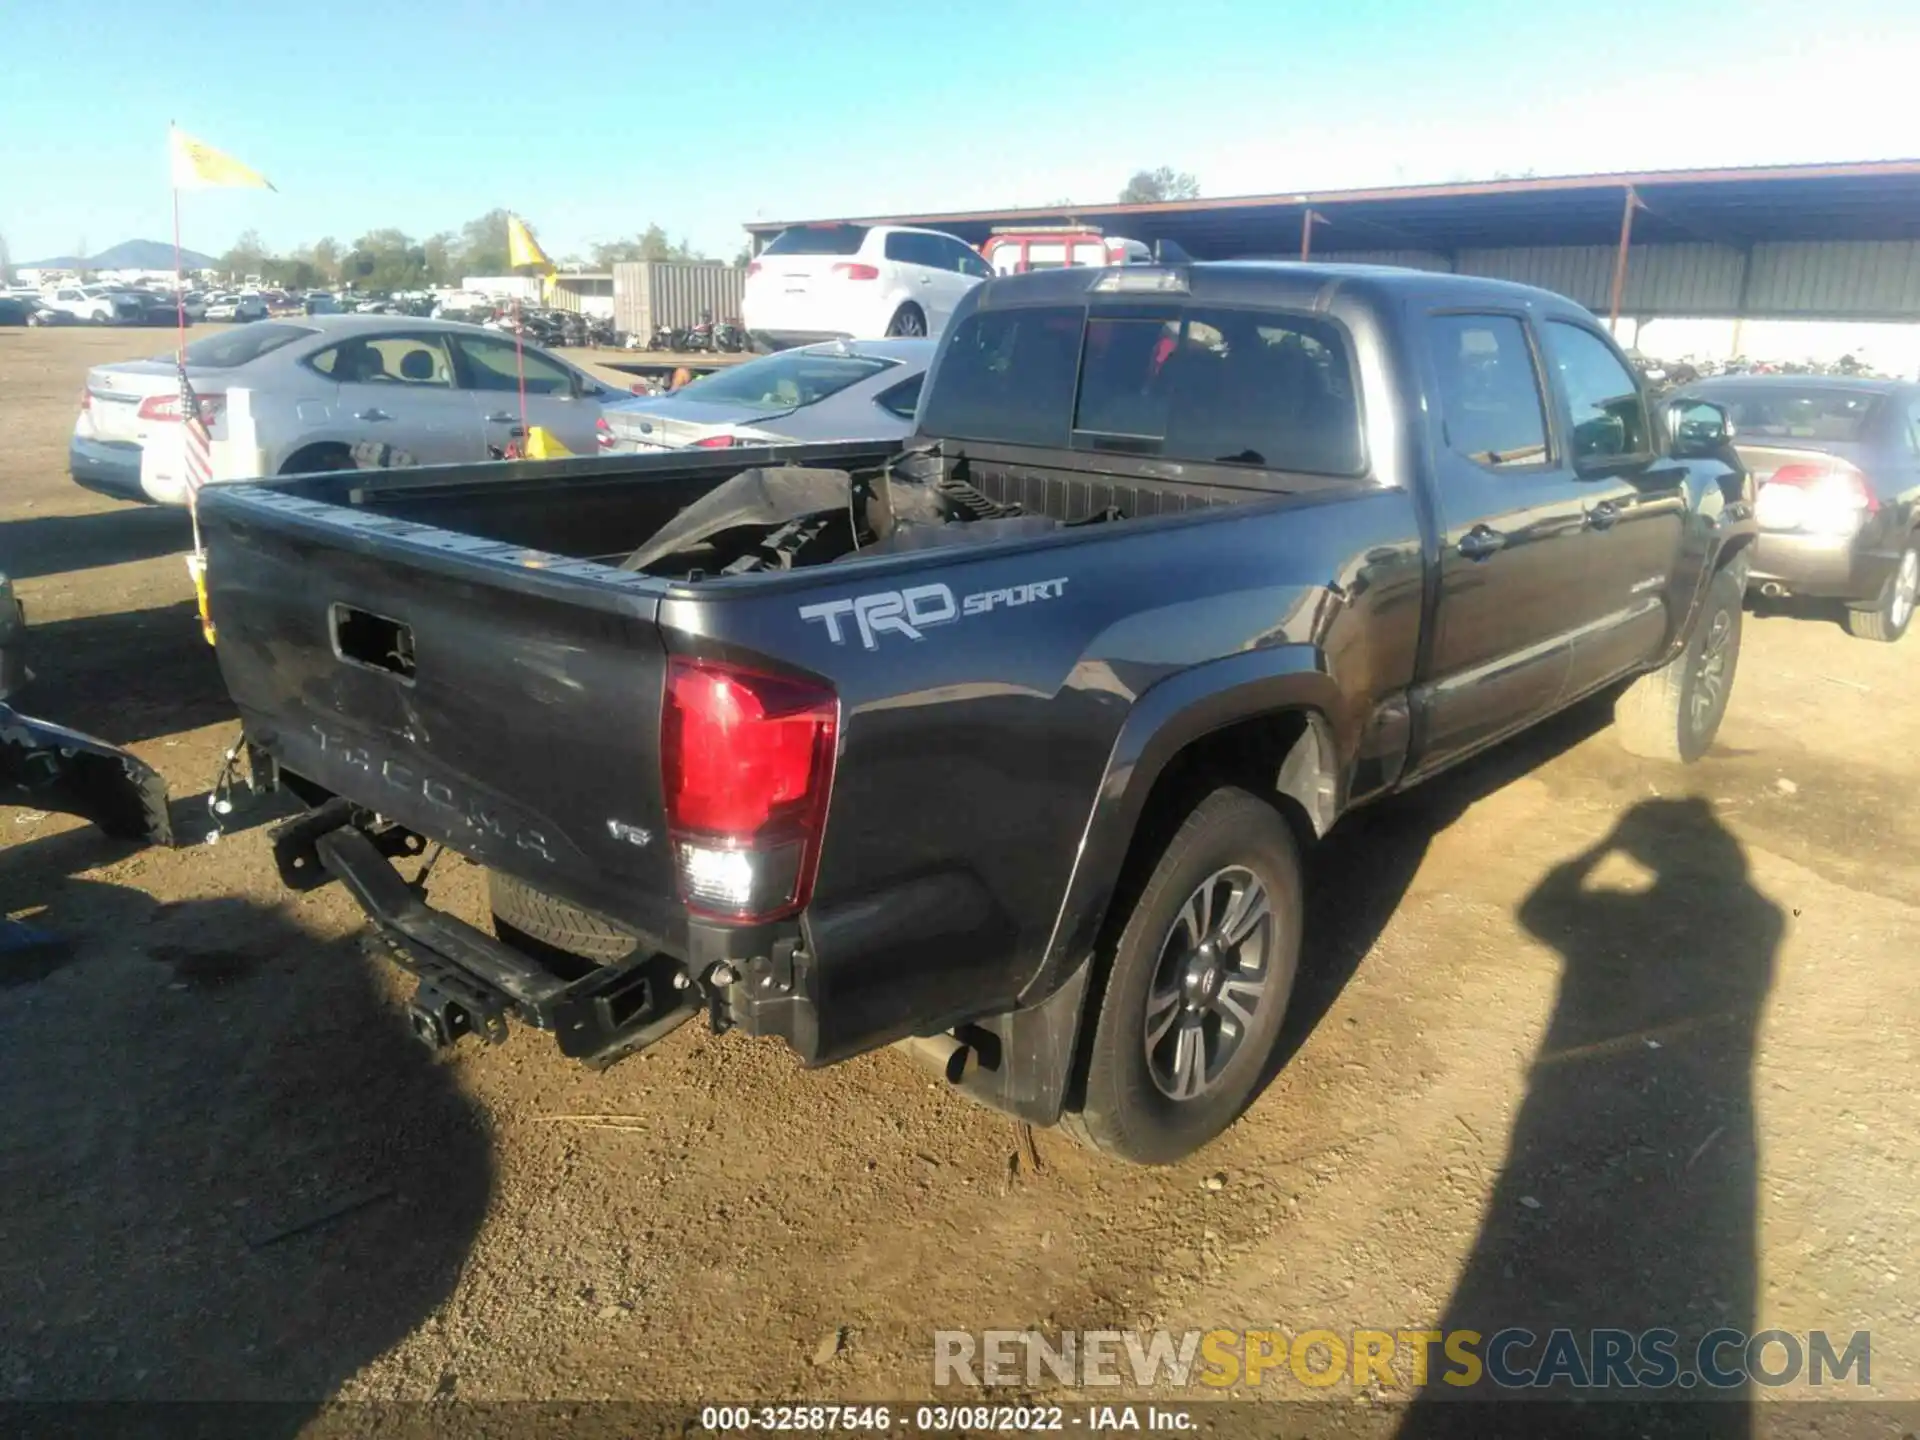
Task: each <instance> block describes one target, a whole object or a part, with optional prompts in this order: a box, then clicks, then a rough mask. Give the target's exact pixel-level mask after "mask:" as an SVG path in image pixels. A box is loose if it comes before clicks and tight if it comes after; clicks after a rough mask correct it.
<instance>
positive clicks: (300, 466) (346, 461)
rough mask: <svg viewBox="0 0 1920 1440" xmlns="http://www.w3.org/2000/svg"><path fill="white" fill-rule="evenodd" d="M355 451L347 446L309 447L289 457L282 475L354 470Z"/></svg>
mask: <svg viewBox="0 0 1920 1440" xmlns="http://www.w3.org/2000/svg"><path fill="white" fill-rule="evenodd" d="M354 468H355V465H354V459H353V451H352V450H350V449H348V448H347V447H346V446H345V445H333V444H327V445H309V446H308V447H307V448H306V449H304V450H299V451H296V452H295V453H294V454H292V455H289V456H288V457H287V462H286V464H284V465H282V466H281V467H280V473H281V474H282V475H315V474H318V473H319V472H321V471H322V470H352V469H354Z"/></svg>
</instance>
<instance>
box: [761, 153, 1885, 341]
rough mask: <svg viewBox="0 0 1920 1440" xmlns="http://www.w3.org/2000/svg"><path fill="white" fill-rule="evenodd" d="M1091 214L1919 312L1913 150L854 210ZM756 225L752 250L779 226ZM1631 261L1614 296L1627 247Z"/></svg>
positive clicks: (948, 226) (1117, 220) (1408, 261)
mask: <svg viewBox="0 0 1920 1440" xmlns="http://www.w3.org/2000/svg"><path fill="white" fill-rule="evenodd" d="M1074 222H1085V223H1090V224H1097V225H1099V226H1101V228H1103V229H1104V230H1105V231H1107V232H1108V233H1109V234H1114V235H1124V236H1127V237H1129V238H1131V239H1137V240H1144V241H1146V242H1148V243H1149V244H1152V243H1154V242H1156V241H1162V240H1166V241H1172V242H1174V243H1175V244H1177V245H1179V246H1180V247H1181V248H1182V249H1184V250H1186V251H1187V252H1188V253H1189V254H1191V255H1194V256H1195V257H1197V258H1200V259H1230V258H1234V257H1242V256H1264V257H1269V258H1279V257H1288V258H1292V257H1298V256H1300V255H1301V254H1302V252H1303V251H1306V252H1309V253H1310V256H1311V258H1314V259H1325V260H1338V261H1349V260H1350V261H1357V262H1361V263H1368V264H1395V265H1414V266H1417V267H1419V268H1423V269H1445V270H1458V271H1460V272H1462V273H1463V274H1474V275H1490V276H1498V277H1501V278H1505V279H1511V280H1519V281H1523V282H1525V283H1528V284H1532V285H1540V286H1543V287H1545V288H1547V289H1550V290H1557V291H1560V292H1561V293H1563V294H1565V295H1568V296H1571V297H1572V298H1573V299H1575V300H1578V301H1579V302H1580V303H1581V304H1583V305H1586V306H1588V307H1589V308H1591V309H1593V310H1595V311H1596V312H1597V313H1599V314H1602V315H1606V314H1608V313H1609V312H1611V311H1612V310H1614V309H1615V307H1616V304H1617V308H1618V311H1619V314H1620V315H1621V317H1622V318H1632V319H1638V320H1643V321H1644V320H1647V319H1652V318H1656V317H1662V316H1686V317H1727V318H1755V319H1759V318H1777V319H1809V320H1811V319H1823V320H1845V321H1915V320H1920V160H1887V161H1873V162H1866V163H1861V164H1844V165H1801V166H1774V167H1756V168H1751V169H1741V170H1710V171H1651V172H1644V173H1635V174H1619V175H1573V176H1558V177H1547V178H1532V177H1529V178H1526V179H1520V180H1495V181H1487V182H1483V183H1476V184H1464V185H1421V186H1401V187H1395V188H1391V189H1379V190H1344V191H1323V192H1317V193H1313V194H1291V195H1249V196H1238V197H1234V198H1229V199H1218V200H1177V201H1167V202H1164V203H1160V204H1152V205H1118V204H1116V205H1089V206H1084V207H1075V208H1073V209H1071V210H1060V209H1051V210H1002V211H976V212H967V213H958V214H944V215H942V214H931V215H892V216H873V217H861V218H856V219H853V220H850V221H843V222H803V223H851V224H880V223H893V224H911V225H926V226H929V227H932V228H935V229H940V230H945V231H947V232H949V233H950V234H953V235H957V236H959V237H960V238H961V239H963V240H966V241H968V242H970V243H973V244H979V243H980V242H981V241H983V240H985V239H986V237H987V235H988V234H989V233H990V232H991V231H992V230H993V228H994V227H995V226H1001V225H1058V224H1064V223H1074ZM784 228H785V225H784V223H764V222H756V223H755V224H752V225H749V226H748V227H747V230H748V232H749V234H750V235H751V236H752V237H753V239H754V243H755V245H756V246H758V245H760V244H763V243H764V242H765V241H767V240H768V239H770V238H771V237H772V236H773V235H775V234H777V233H779V231H780V230H782V229H784ZM1623 246H1624V248H1625V249H1626V252H1627V264H1626V269H1625V272H1624V276H1623V277H1622V278H1623V280H1624V283H1623V284H1622V285H1621V286H1620V287H1619V294H1618V296H1617V297H1616V295H1615V294H1614V289H1615V276H1616V268H1617V260H1618V257H1619V254H1620V251H1621V249H1622V247H1623Z"/></svg>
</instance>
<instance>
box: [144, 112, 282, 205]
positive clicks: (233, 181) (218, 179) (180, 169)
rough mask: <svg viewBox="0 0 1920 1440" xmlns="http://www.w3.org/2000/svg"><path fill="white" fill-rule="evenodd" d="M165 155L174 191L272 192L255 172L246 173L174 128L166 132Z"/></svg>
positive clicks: (221, 153) (231, 160)
mask: <svg viewBox="0 0 1920 1440" xmlns="http://www.w3.org/2000/svg"><path fill="white" fill-rule="evenodd" d="M167 152H168V154H169V155H170V156H171V157H172V160H173V188H174V189H176V190H211V189H214V188H216V187H220V186H241V187H246V188H250V189H254V190H271V189H273V186H272V185H270V184H269V183H268V182H267V177H266V176H264V175H262V174H261V173H260V172H259V171H258V170H250V169H248V168H247V167H246V166H245V165H242V164H241V163H240V162H239V161H238V160H236V159H234V158H233V157H232V156H231V155H228V154H226V153H225V152H224V151H220V150H216V149H214V148H213V147H212V146H211V145H208V144H205V143H203V142H201V141H199V140H196V139H194V138H193V137H192V136H191V135H189V134H187V132H186V131H184V130H182V129H180V127H179V126H177V125H176V126H173V127H171V128H169V129H168V131H167Z"/></svg>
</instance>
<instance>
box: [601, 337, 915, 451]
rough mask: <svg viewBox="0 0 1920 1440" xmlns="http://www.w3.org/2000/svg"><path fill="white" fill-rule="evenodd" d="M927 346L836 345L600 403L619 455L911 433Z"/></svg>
mask: <svg viewBox="0 0 1920 1440" xmlns="http://www.w3.org/2000/svg"><path fill="white" fill-rule="evenodd" d="M938 345H939V342H938V341H937V340H837V341H832V342H830V343H828V344H825V345H807V346H803V347H801V348H800V349H797V350H782V351H781V352H780V353H779V354H777V355H764V356H762V357H760V358H759V359H757V360H748V361H745V362H744V363H742V364H739V365H734V366H730V367H729V368H727V369H725V370H716V371H714V372H713V373H712V374H711V375H703V376H702V377H701V378H700V379H698V380H695V381H694V382H692V383H691V384H689V385H683V386H681V387H680V388H679V389H678V390H675V391H673V392H672V393H671V394H668V395H652V396H646V397H643V398H639V399H633V400H622V401H620V402H619V403H618V404H615V405H610V406H608V407H607V411H606V418H607V428H608V430H609V431H610V432H611V436H612V441H613V443H612V445H611V447H610V448H611V449H613V450H614V451H617V452H623V453H636V452H645V451H649V450H678V449H684V448H686V447H688V446H699V447H701V448H713V447H720V446H731V445H766V444H782V443H787V442H799V441H812V440H891V439H895V438H897V437H899V436H903V435H910V434H912V433H913V415H914V409H915V407H916V406H917V405H918V404H919V401H920V382H921V381H922V379H924V378H925V376H926V373H927V365H928V364H929V363H930V362H931V361H932V359H933V352H934V350H935V349H936V348H937V346H938Z"/></svg>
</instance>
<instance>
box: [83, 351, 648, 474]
mask: <svg viewBox="0 0 1920 1440" xmlns="http://www.w3.org/2000/svg"><path fill="white" fill-rule="evenodd" d="M523 370H524V376H525V387H526V421H527V424H528V425H530V426H540V427H542V428H544V429H545V430H546V431H547V432H548V434H550V435H552V436H553V437H554V438H556V439H557V440H558V441H559V442H560V443H561V444H562V445H563V446H565V447H566V448H567V449H568V450H570V451H572V452H573V453H574V454H576V455H592V454H595V453H597V452H598V450H599V449H600V448H601V446H600V443H599V442H600V439H601V434H600V431H599V421H600V414H601V407H602V405H603V404H604V403H605V402H607V401H609V400H613V399H616V398H618V397H619V396H620V394H621V392H620V391H618V390H615V389H612V388H611V387H609V386H607V385H605V384H603V383H602V382H601V381H599V380H596V379H594V378H593V377H592V376H591V375H588V374H587V373H586V372H585V371H583V370H579V369H577V368H575V367H574V366H572V365H569V364H568V363H567V362H566V361H564V360H561V359H559V358H558V357H557V356H554V355H551V354H548V353H547V352H546V351H544V350H541V349H539V348H538V347H536V346H532V345H529V346H527V347H526V348H525V355H524V360H523V357H521V356H519V355H516V353H515V351H514V344H513V341H512V340H510V339H508V338H506V337H504V336H501V335H498V334H496V333H495V332H493V331H491V330H482V329H481V328H480V327H479V326H477V325H455V324H451V323H449V322H447V321H444V320H417V319H412V318H409V317H407V316H404V315H307V316H299V317H294V318H289V319H285V320H257V321H255V322H253V323H252V324H249V325H239V326H236V327H234V328H233V329H231V330H226V331H222V332H221V333H219V334H217V335H209V336H207V337H205V338H204V339H200V340H195V341H194V342H193V343H192V344H190V345H189V346H187V376H188V379H189V381H190V382H191V384H192V386H193V389H194V392H195V394H196V395H197V397H198V398H199V401H200V405H201V409H202V413H203V414H204V415H205V417H206V418H207V420H208V421H209V422H210V424H211V425H212V429H213V439H214V441H215V454H214V475H215V478H216V479H241V478H245V477H249V476H258V475H287V474H298V473H301V472H303V471H309V470H337V469H344V468H347V467H349V466H351V465H353V464H354V463H355V456H356V453H357V454H361V455H364V454H366V453H367V451H366V449H365V447H369V446H372V447H375V449H376V451H377V453H378V455H379V456H380V457H382V463H398V464H415V465H444V464H455V463H459V462H463V461H475V460H485V459H488V458H489V457H490V455H491V454H492V452H493V451H494V450H496V449H504V448H505V447H506V445H507V443H508V442H509V441H510V440H512V439H513V438H514V436H515V435H516V434H517V433H518V431H519V427H520V423H521V415H520V389H521V382H522V372H523ZM179 422H180V385H179V379H178V373H177V371H176V369H175V365H174V358H173V356H172V355H156V356H155V357H154V358H153V359H151V360H133V361H128V362H125V363H122V364H117V365H97V366H95V367H94V368H93V369H92V370H90V371H88V372H87V386H86V390H85V392H84V393H83V395H82V397H81V402H80V416H79V419H78V420H76V421H75V423H74V427H73V439H72V442H71V444H70V445H69V447H68V458H69V463H70V467H71V469H72V473H73V478H74V480H75V481H76V482H77V483H79V484H81V485H84V486H86V487H87V488H88V489H90V490H98V491H101V492H102V493H104V494H109V495H116V496H119V497H121V498H123V499H129V500H157V501H160V502H161V503H162V504H172V505H179V504H184V503H185V500H186V483H185V480H184V478H183V477H182V476H181V475H180V474H179V473H178V471H179V468H180V460H179V458H178V457H179V454H180V450H181V447H180V446H178V445H177V444H171V443H164V442H167V441H171V440H172V439H173V437H174V436H176V435H178V433H179V431H178V429H177V428H175V427H177V426H178V425H179ZM150 445H151V448H152V452H153V453H152V454H151V455H148V454H147V453H146V452H147V450H148V448H149V446H150Z"/></svg>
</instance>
